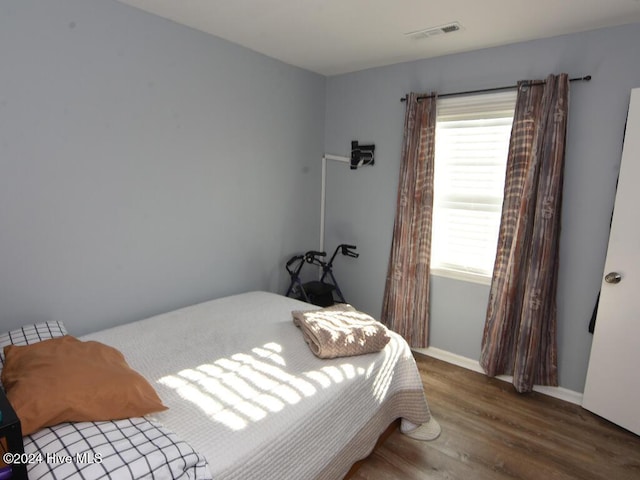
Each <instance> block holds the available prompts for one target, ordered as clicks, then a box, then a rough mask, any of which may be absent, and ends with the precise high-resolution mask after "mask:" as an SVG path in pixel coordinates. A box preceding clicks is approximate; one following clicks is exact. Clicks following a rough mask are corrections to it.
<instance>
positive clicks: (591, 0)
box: [118, 0, 640, 75]
mask: <svg viewBox="0 0 640 480" xmlns="http://www.w3.org/2000/svg"><path fill="white" fill-rule="evenodd" d="M118 1H120V2H121V3H125V4H128V5H131V6H134V7H137V8H139V9H142V10H145V11H147V12H151V13H154V14H157V15H160V16H161V17H165V18H168V19H170V20H173V21H176V22H178V23H181V24H184V25H188V26H190V27H192V28H195V29H198V30H202V31H204V32H208V33H211V34H213V35H216V36H218V37H221V38H224V39H226V40H229V41H231V42H234V43H237V44H240V45H243V46H245V47H247V48H250V49H251V50H255V51H257V52H260V53H263V54H265V55H267V56H269V57H273V58H277V59H279V60H281V61H283V62H286V63H288V64H291V65H296V66H298V67H302V68H305V69H307V70H311V71H314V72H317V73H320V74H323V75H336V74H340V73H346V72H352V71H356V70H363V69H365V68H370V67H377V66H382V65H390V64H393V63H399V62H405V61H409V60H417V59H421V58H429V57H436V56H440V55H446V54H450V53H457V52H463V51H469V50H476V49H479V48H485V47H493V46H497V45H505V44H508V43H514V42H520V41H525V40H532V39H536V38H544V37H552V36H555V35H562V34H566V33H574V32H580V31H584V30H591V29H595V28H600V27H608V26H613V25H621V24H627V23H639V22H640V0H118ZM454 21H458V22H460V24H462V27H463V29H462V30H460V31H458V32H454V33H450V34H447V35H439V36H436V37H431V38H429V39H424V40H415V39H411V38H407V37H405V36H404V35H403V34H404V33H407V32H412V31H416V30H422V29H425V28H429V27H434V26H439V25H443V24H448V23H451V22H454ZM638 28H640V24H639V25H638ZM638 47H639V48H640V45H639V46H638Z"/></svg>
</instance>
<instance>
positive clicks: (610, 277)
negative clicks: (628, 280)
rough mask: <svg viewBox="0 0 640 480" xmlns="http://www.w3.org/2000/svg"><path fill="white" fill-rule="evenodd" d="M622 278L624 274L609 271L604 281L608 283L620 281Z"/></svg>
mask: <svg viewBox="0 0 640 480" xmlns="http://www.w3.org/2000/svg"><path fill="white" fill-rule="evenodd" d="M620 280H622V275H620V274H619V273H618V272H610V273H607V275H606V276H605V277H604V281H605V282H607V283H613V284H616V283H620Z"/></svg>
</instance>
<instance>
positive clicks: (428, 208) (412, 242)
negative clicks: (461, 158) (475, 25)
mask: <svg viewBox="0 0 640 480" xmlns="http://www.w3.org/2000/svg"><path fill="white" fill-rule="evenodd" d="M423 97H424V96H423ZM406 108H407V110H406V113H405V120H404V140H403V145H402V160H401V162H402V163H401V165H400V181H399V185H398V201H397V207H396V217H395V224H394V226H393V241H392V245H391V255H390V256H389V267H388V270H387V280H386V285H385V292H384V301H383V305H382V322H383V323H385V324H386V325H387V326H388V327H389V328H391V329H392V330H394V331H396V332H397V333H399V334H400V335H402V336H403V337H404V338H405V339H406V340H407V342H408V343H409V345H411V346H412V347H426V346H427V342H428V325H429V260H430V256H431V217H432V210H433V158H434V149H435V144H434V140H435V131H436V96H435V95H431V96H429V97H426V98H421V99H420V100H418V94H416V93H411V94H410V95H409V96H408V97H407V107H406Z"/></svg>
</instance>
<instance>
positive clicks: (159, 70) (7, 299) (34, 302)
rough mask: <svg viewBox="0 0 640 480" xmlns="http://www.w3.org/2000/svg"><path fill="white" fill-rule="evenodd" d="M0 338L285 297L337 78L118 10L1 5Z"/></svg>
mask: <svg viewBox="0 0 640 480" xmlns="http://www.w3.org/2000/svg"><path fill="white" fill-rule="evenodd" d="M0 65H1V66H0V72H1V73H0V327H1V328H0V330H5V329H6V328H14V327H17V326H19V325H22V324H24V323H29V322H35V321H43V320H51V319H53V320H63V321H64V322H65V323H66V324H67V327H68V328H69V329H70V331H71V333H73V334H77V335H79V334H83V333H85V332H89V331H93V330H96V329H99V328H102V327H106V326H109V325H114V324H118V323H122V322H126V321H131V320H136V319H139V318H143V317H146V316H149V315H152V314H156V313H160V312H163V311H167V310H171V309H174V308H177V307H181V306H184V305H188V304H191V303H194V302H198V301H203V300H206V299H210V298H214V297H218V296H222V295H226V294H232V293H236V292H241V291H246V290H251V289H265V290H272V291H283V289H284V288H285V286H286V280H287V278H285V277H286V274H285V273H286V272H285V271H284V261H285V260H286V258H288V256H289V255H290V254H291V253H293V252H297V251H300V250H304V249H307V248H309V245H316V244H317V237H318V234H319V226H318V225H319V213H318V199H319V196H320V160H319V159H320V158H321V155H322V151H323V138H324V130H323V129H324V105H325V78H324V77H322V76H319V75H316V74H313V73H310V72H307V71H304V70H301V69H298V68H294V67H291V66H288V65H285V64H283V63H281V62H278V61H275V60H272V59H269V58H267V57H265V56H262V55H259V54H257V53H254V52H252V51H249V50H247V49H244V48H242V47H239V46H237V45H233V44H230V43H228V42H226V41H223V40H220V39H217V38H215V37H212V36H209V35H206V34H203V33H200V32H197V31H195V30H191V29H189V28H187V27H183V26H179V25H177V24H175V23H172V22H169V21H166V20H164V19H161V18H159V17H155V16H152V15H149V14H146V13H143V12H141V11H139V10H136V9H133V8H130V7H127V6H124V5H122V4H119V3H117V2H115V1H111V0H56V1H42V0H3V1H2V2H0Z"/></svg>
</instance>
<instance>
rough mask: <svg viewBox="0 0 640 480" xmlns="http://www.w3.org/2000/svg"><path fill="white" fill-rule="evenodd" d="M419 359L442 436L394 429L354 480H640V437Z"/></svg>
mask: <svg viewBox="0 0 640 480" xmlns="http://www.w3.org/2000/svg"><path fill="white" fill-rule="evenodd" d="M415 356H416V361H417V363H418V367H419V369H420V373H421V375H422V381H423V383H424V386H425V392H426V394H427V399H428V401H429V405H430V407H431V412H432V413H433V415H434V417H435V418H436V419H437V420H438V421H439V422H440V424H441V426H442V434H441V435H440V437H439V438H438V439H436V440H434V441H431V442H420V441H416V440H412V439H411V438H408V437H406V436H404V435H402V434H400V433H399V432H398V431H397V430H396V431H394V432H393V433H392V434H391V435H390V436H389V438H387V440H386V441H385V442H384V443H383V444H382V445H381V446H378V447H377V448H376V449H375V450H374V451H373V453H372V454H371V456H369V457H368V458H367V459H366V460H365V461H364V462H363V463H362V465H361V466H360V468H359V469H358V470H357V471H356V472H355V473H354V474H353V475H352V476H351V479H354V480H364V479H369V480H374V479H375V480H391V479H402V480H423V479H470V480H475V479H491V480H494V479H498V480H500V479H515V478H518V479H535V480H538V479H544V480H546V479H580V480H589V479H607V480H609V479H611V480H626V479H629V480H631V479H635V480H638V479H640V437H638V436H636V435H634V434H632V433H630V432H628V431H626V430H624V429H622V428H619V427H617V426H615V425H614V424H612V423H610V422H608V421H606V420H604V419H602V418H600V417H598V416H596V415H593V414H592V413H590V412H588V411H587V410H584V409H583V408H582V407H580V406H578V405H574V404H571V403H567V402H564V401H562V400H558V399H555V398H552V397H548V396H546V395H542V394H539V393H535V392H534V393H530V394H524V395H521V394H518V393H516V392H515V390H514V389H513V387H512V385H511V384H509V383H507V382H503V381H501V380H496V379H491V378H488V377H486V376H484V375H482V374H479V373H475V372H472V371H470V370H467V369H464V368H461V367H457V366H455V365H451V364H448V363H446V362H442V361H440V360H436V359H433V358H430V357H426V356H424V355H421V354H415ZM639 409H640V406H639ZM639 414H640V412H639Z"/></svg>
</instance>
